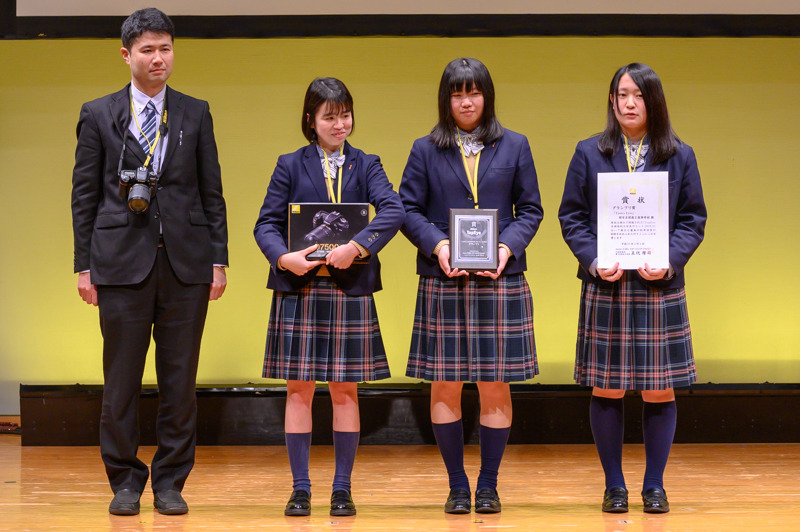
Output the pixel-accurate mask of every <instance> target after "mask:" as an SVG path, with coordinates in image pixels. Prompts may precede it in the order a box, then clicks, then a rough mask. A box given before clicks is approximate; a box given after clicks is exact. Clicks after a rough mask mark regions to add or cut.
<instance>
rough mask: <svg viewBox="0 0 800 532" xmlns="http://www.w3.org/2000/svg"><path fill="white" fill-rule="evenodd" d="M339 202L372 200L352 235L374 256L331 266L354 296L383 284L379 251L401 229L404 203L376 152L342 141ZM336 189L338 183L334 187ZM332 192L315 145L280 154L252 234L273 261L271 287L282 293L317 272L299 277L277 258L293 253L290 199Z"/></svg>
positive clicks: (320, 197) (310, 199)
mask: <svg viewBox="0 0 800 532" xmlns="http://www.w3.org/2000/svg"><path fill="white" fill-rule="evenodd" d="M344 155H345V163H344V167H343V169H342V197H341V203H367V202H368V203H371V204H372V205H373V206H374V207H375V211H376V214H375V218H373V219H372V221H370V223H369V224H367V226H366V227H365V228H364V229H363V230H362V231H360V232H359V233H358V234H356V236H354V237H353V238H352V240H353V241H355V242H358V243H359V244H360V245H361V246H363V247H364V248H366V249H367V250H368V251H369V253H370V255H369V261H368V262H367V263H366V264H353V265H352V266H350V267H349V268H347V269H344V270H342V269H338V268H333V267H329V268H328V271H329V272H330V275H331V278H332V279H333V280H334V281H335V282H336V285H337V286H338V287H339V288H340V289H341V290H342V291H344V292H345V293H346V294H349V295H351V296H358V295H365V294H371V293H373V292H377V291H378V290H380V289H381V288H382V285H381V277H380V271H381V265H380V262H379V261H378V257H377V253H378V251H380V250H381V249H382V248H383V246H385V245H386V244H388V243H389V240H391V239H392V237H393V236H394V235H395V234H396V233H397V230H398V229H399V228H400V225H401V224H402V223H403V218H404V216H405V215H404V212H403V205H402V203H401V202H400V198H399V197H398V195H397V193H396V192H395V191H394V190H393V189H392V185H391V183H389V179H388V178H387V177H386V173H385V172H384V170H383V166H382V165H381V161H380V159H379V158H378V157H377V156H376V155H367V154H366V153H364V152H363V151H361V150H358V149H356V148H353V147H352V146H350V144H349V143H347V142H345V144H344ZM335 189H336V188H334V190H335ZM328 201H329V200H328V191H327V188H326V185H325V177H324V175H323V172H322V165H321V164H320V162H319V155H318V152H317V148H316V145H314V144H309V145H308V146H305V147H303V148H301V149H299V150H297V151H296V152H294V153H289V154H286V155H281V156H280V157H279V158H278V164H277V166H276V167H275V172H274V173H273V174H272V178H271V179H270V182H269V186H268V187H267V195H266V197H265V198H264V204H263V206H262V207H261V212H259V215H258V221H257V222H256V226H255V229H254V230H253V233H254V235H255V238H256V242H257V243H258V246H259V247H260V248H261V251H262V252H263V253H264V255H265V256H266V257H267V260H268V261H269V263H270V265H271V269H270V272H269V279H268V280H267V288H269V289H272V290H278V291H282V292H292V291H297V290H300V289H301V288H302V287H303V286H305V285H306V284H307V283H308V282H309V281H310V280H311V279H312V278H313V277H314V276H315V275H316V273H317V270H318V269H319V268H315V269H313V270H311V271H310V272H308V273H307V274H306V275H303V276H298V275H295V274H293V273H292V272H290V271H288V270H280V269H278V267H277V264H278V258H279V257H280V256H281V255H283V254H284V253H288V252H289V248H288V247H287V242H288V219H289V203H303V202H305V203H327V202H328Z"/></svg>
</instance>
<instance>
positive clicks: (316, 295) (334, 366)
mask: <svg viewBox="0 0 800 532" xmlns="http://www.w3.org/2000/svg"><path fill="white" fill-rule="evenodd" d="M263 376H264V377H267V378H270V379H287V380H300V381H326V382H327V381H333V382H362V381H373V380H379V379H386V378H388V377H390V376H391V375H390V373H389V363H388V362H387V360H386V352H385V351H384V349H383V340H382V339H381V330H380V327H379V326H378V314H377V312H376V310H375V300H374V299H373V298H372V295H366V296H348V295H347V294H345V293H344V292H342V291H341V290H340V289H339V288H338V287H337V286H336V283H334V282H333V281H332V280H331V279H330V278H329V277H316V278H315V279H313V280H312V281H311V282H310V283H309V284H307V285H306V286H305V287H303V288H302V289H301V290H300V291H298V292H275V293H274V294H273V296H272V308H271V309H270V313H269V324H268V325H267V347H266V351H265V353H264V373H263Z"/></svg>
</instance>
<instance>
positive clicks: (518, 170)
mask: <svg viewBox="0 0 800 532" xmlns="http://www.w3.org/2000/svg"><path fill="white" fill-rule="evenodd" d="M400 198H401V199H402V200H403V206H404V207H405V209H406V221H405V223H404V224H403V229H402V231H403V234H404V235H406V237H408V239H409V240H410V241H411V243H412V244H414V245H415V246H416V247H417V248H418V249H419V253H418V254H417V274H419V275H426V276H435V277H441V276H443V275H444V272H442V269H441V268H440V267H439V262H438V259H437V258H436V257H435V256H434V255H433V250H434V248H435V247H436V245H437V244H438V243H439V242H440V241H441V240H443V239H446V238H449V227H450V209H471V208H473V207H474V206H475V203H474V201H473V199H472V190H471V189H470V186H469V181H468V180H467V174H466V171H465V169H464V162H463V160H462V158H461V152H460V151H459V149H458V148H451V149H440V148H438V147H436V145H435V144H434V143H433V142H432V141H431V140H430V138H429V137H423V138H421V139H417V140H416V141H415V142H414V146H413V147H412V148H411V154H410V155H409V157H408V163H407V164H406V168H405V170H404V171H403V180H402V182H401V183H400ZM478 203H479V205H480V208H482V209H498V211H499V213H498V215H499V231H500V236H499V241H500V243H503V244H505V245H507V246H508V247H509V248H510V249H511V252H512V253H513V256H512V257H511V258H510V259H509V261H508V264H507V265H506V267H505V269H504V270H503V274H504V275H506V274H514V273H520V272H523V271H525V270H526V268H527V264H526V259H525V248H526V247H527V246H528V244H529V243H530V241H531V239H532V238H533V236H534V235H535V234H536V231H537V230H538V229H539V224H540V223H541V221H542V217H543V216H544V211H543V210H542V203H541V199H540V197H539V182H538V180H537V177H536V168H535V167H534V165H533V156H532V155H531V148H530V145H529V144H528V139H526V138H525V137H524V136H523V135H520V134H519V133H514V132H513V131H509V130H508V129H506V130H504V134H503V136H502V137H500V138H499V139H497V140H495V141H491V142H488V143H486V144H485V146H484V148H483V150H482V151H481V159H480V162H479V164H478Z"/></svg>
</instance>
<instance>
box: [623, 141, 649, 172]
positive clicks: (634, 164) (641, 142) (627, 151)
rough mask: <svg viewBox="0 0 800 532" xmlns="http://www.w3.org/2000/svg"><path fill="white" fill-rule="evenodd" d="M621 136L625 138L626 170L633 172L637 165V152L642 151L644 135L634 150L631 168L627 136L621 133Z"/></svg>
mask: <svg viewBox="0 0 800 532" xmlns="http://www.w3.org/2000/svg"><path fill="white" fill-rule="evenodd" d="M622 138H624V139H625V155H626V157H625V162H626V163H628V172H633V171H635V170H636V167H637V166H639V154H640V153H642V144H644V137H642V140H640V141H639V149H638V150H636V161H634V163H633V168H631V152H630V148H629V147H628V137H626V136H625V135H622Z"/></svg>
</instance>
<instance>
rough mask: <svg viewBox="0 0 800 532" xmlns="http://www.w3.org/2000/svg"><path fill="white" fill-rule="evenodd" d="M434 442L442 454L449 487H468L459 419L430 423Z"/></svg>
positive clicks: (462, 433) (461, 426) (461, 428)
mask: <svg viewBox="0 0 800 532" xmlns="http://www.w3.org/2000/svg"><path fill="white" fill-rule="evenodd" d="M431 425H432V426H433V435H434V436H436V444H437V445H438V446H439V452H440V453H441V454H442V459H443V460H444V466H445V468H446V469H447V476H448V477H449V479H450V489H451V490H453V489H465V490H467V491H470V489H469V479H467V473H466V472H465V471H464V427H463V425H462V424H461V420H460V419H459V420H458V421H453V422H452V423H431Z"/></svg>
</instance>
